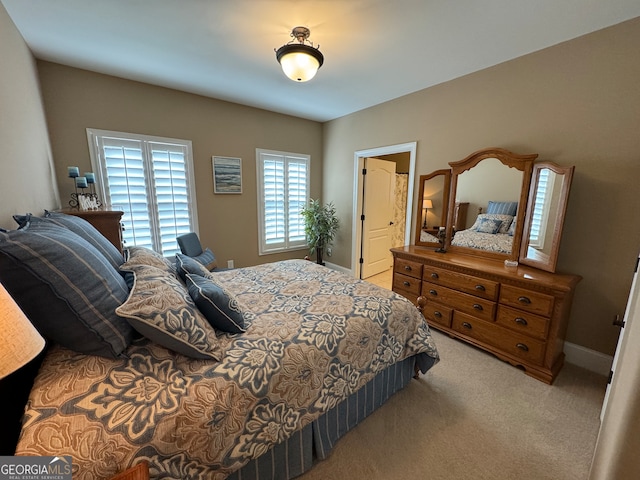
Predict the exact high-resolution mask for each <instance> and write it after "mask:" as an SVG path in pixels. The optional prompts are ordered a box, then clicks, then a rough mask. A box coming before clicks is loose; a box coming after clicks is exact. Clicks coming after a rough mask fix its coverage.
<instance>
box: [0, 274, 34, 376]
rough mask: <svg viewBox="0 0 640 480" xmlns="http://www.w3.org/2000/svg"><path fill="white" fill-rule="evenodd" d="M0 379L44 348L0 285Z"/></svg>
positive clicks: (25, 318)
mask: <svg viewBox="0 0 640 480" xmlns="http://www.w3.org/2000/svg"><path fill="white" fill-rule="evenodd" d="M0 332H1V333H0V378H4V377H6V376H7V375H9V374H10V373H13V372H15V371H16V370H18V369H19V368H20V367H22V366H24V365H26V364H27V363H29V362H30V361H31V360H33V359H34V358H35V357H36V356H37V355H38V354H39V353H40V352H41V351H42V349H43V348H44V343H45V342H44V338H42V337H41V336H40V334H39V333H38V331H37V330H36V329H35V327H34V326H33V325H32V324H31V322H30V321H29V319H28V318H27V317H26V315H25V314H24V313H23V312H22V310H20V307H19V306H18V305H17V304H16V302H15V301H14V300H13V298H12V297H11V295H9V292H7V290H5V288H4V286H3V285H2V284H0Z"/></svg>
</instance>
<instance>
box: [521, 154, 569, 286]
mask: <svg viewBox="0 0 640 480" xmlns="http://www.w3.org/2000/svg"><path fill="white" fill-rule="evenodd" d="M545 168H547V169H549V170H551V171H552V172H554V173H556V174H557V175H562V188H561V189H560V195H559V198H558V209H557V211H556V213H555V216H556V218H555V220H550V221H549V223H548V225H547V231H548V230H549V229H550V228H553V237H552V239H551V251H550V252H549V254H548V255H544V256H540V257H535V258H534V257H528V256H527V255H528V248H529V234H530V232H531V223H532V220H533V211H534V207H535V203H536V202H535V199H536V192H537V190H538V180H539V178H540V171H541V170H543V169H545ZM574 170H575V167H574V166H571V167H561V166H560V165H557V164H555V163H553V162H539V163H536V164H534V166H533V176H532V181H531V187H530V190H529V205H527V216H526V220H525V223H524V231H523V234H522V239H523V240H522V245H521V249H520V263H523V264H525V265H529V266H530V267H535V268H539V269H540V270H544V271H547V272H551V273H555V271H556V264H557V262H558V253H559V250H560V239H561V238H562V229H563V226H564V217H565V213H566V211H567V204H568V202H569V191H570V189H571V181H572V179H573V171H574Z"/></svg>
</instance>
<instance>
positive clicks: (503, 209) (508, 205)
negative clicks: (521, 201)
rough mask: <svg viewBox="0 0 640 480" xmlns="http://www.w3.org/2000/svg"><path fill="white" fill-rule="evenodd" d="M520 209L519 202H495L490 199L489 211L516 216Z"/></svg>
mask: <svg viewBox="0 0 640 480" xmlns="http://www.w3.org/2000/svg"><path fill="white" fill-rule="evenodd" d="M517 211H518V202H494V201H492V200H490V201H489V204H488V205H487V213H499V214H501V215H511V216H514V215H515V214H516V212H517Z"/></svg>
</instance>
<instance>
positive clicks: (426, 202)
mask: <svg viewBox="0 0 640 480" xmlns="http://www.w3.org/2000/svg"><path fill="white" fill-rule="evenodd" d="M422 208H433V202H432V201H431V200H422Z"/></svg>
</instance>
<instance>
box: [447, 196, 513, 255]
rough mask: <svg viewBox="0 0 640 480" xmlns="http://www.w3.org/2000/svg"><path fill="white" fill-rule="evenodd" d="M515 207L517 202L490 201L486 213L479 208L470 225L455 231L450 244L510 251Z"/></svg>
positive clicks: (490, 250) (499, 251)
mask: <svg viewBox="0 0 640 480" xmlns="http://www.w3.org/2000/svg"><path fill="white" fill-rule="evenodd" d="M517 208H518V203H517V202H496V201H490V202H489V203H488V206H487V209H486V213H482V209H479V210H480V211H479V213H478V216H477V217H476V219H475V222H474V223H473V225H472V226H471V227H469V228H467V229H465V230H459V231H457V232H455V234H454V236H453V238H452V240H451V245H454V246H457V247H469V248H477V249H481V250H486V251H489V252H497V253H511V249H512V245H513V234H514V233H515V229H516V220H515V218H516V213H517Z"/></svg>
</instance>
